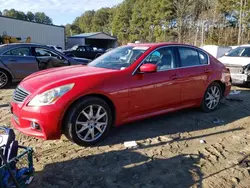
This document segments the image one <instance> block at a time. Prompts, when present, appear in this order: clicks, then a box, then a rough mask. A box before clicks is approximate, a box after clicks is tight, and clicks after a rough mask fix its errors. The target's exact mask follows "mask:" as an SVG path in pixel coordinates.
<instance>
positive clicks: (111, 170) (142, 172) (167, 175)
mask: <svg viewBox="0 0 250 188" xmlns="http://www.w3.org/2000/svg"><path fill="white" fill-rule="evenodd" d="M14 88H15V85H14V86H13V87H11V88H10V89H4V90H1V91H0V123H1V124H7V125H10V113H9V112H8V107H7V103H8V102H9V101H10V99H11V95H12V92H13V89H14ZM233 89H237V90H240V91H241V93H240V94H238V95H230V97H229V98H228V99H227V100H226V99H224V100H223V101H222V104H221V106H220V109H218V110H217V111H215V112H213V113H209V114H207V113H203V112H201V111H200V110H199V109H189V110H182V111H179V112H175V113H170V114H167V115H164V116H158V117H155V118H150V119H147V120H143V121H139V122H135V123H131V124H127V125H124V126H122V127H120V128H114V129H113V130H111V133H110V135H109V137H108V138H107V139H106V140H105V141H103V142H101V143H100V144H99V145H97V146H94V147H79V146H77V145H75V144H72V143H71V142H69V141H68V140H67V139H66V138H65V137H64V136H63V137H62V138H61V139H60V140H55V141H43V140H40V139H35V138H31V137H27V136H25V135H23V134H21V133H19V132H16V133H17V137H18V140H19V142H20V144H22V145H25V146H31V147H33V149H34V151H35V154H34V165H35V170H36V173H35V179H34V181H33V182H32V184H31V185H30V186H29V187H34V188H35V187H36V188H37V187H45V188H52V187H53V188H57V187H58V188H73V187H74V188H78V187H79V188H84V187H86V188H89V187H91V188H92V187H93V188H106V187H107V188H113V187H124V188H130V187H138V188H139V187H140V188H149V187H156V188H161V187H164V188H165V187H166V188H172V187H173V188H178V187H180V188H184V187H204V188H206V187H209V188H213V187H214V188H218V187H220V188H224V187H225V188H229V187H232V188H233V187H244V188H247V187H250V145H249V144H250V134H249V132H250V127H249V126H250V121H249V120H250V118H249V115H250V102H249V101H250V100H249V99H250V90H249V89H245V88H240V87H237V88H235V87H234V88H233ZM215 119H217V120H219V123H214V122H213V121H214V120H215ZM201 140H202V141H201ZM125 141H136V142H137V144H138V147H136V148H131V149H126V148H125V147H124V144H123V143H124V142H125ZM248 156H249V157H248ZM248 162H249V163H248Z"/></svg>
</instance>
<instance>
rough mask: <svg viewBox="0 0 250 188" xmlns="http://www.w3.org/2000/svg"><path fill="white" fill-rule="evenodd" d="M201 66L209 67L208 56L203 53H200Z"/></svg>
mask: <svg viewBox="0 0 250 188" xmlns="http://www.w3.org/2000/svg"><path fill="white" fill-rule="evenodd" d="M199 58H200V64H202V65H207V64H208V56H207V54H205V53H204V52H202V51H199Z"/></svg>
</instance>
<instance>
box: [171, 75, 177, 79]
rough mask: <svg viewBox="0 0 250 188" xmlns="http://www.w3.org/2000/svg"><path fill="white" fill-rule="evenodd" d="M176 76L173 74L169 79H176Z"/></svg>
mask: <svg viewBox="0 0 250 188" xmlns="http://www.w3.org/2000/svg"><path fill="white" fill-rule="evenodd" d="M177 78H178V76H177V74H173V75H172V76H170V79H171V80H176V79H177Z"/></svg>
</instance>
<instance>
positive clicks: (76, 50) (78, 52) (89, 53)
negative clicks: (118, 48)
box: [63, 45, 105, 60]
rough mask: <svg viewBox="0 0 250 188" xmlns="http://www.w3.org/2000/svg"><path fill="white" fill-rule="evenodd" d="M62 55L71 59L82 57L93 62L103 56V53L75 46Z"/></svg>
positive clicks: (89, 47) (90, 48) (84, 46)
mask: <svg viewBox="0 0 250 188" xmlns="http://www.w3.org/2000/svg"><path fill="white" fill-rule="evenodd" d="M63 53H64V54H67V55H69V56H72V57H82V58H88V59H91V60H93V59H95V58H97V57H99V56H100V55H102V54H104V53H105V51H101V50H94V48H93V47H92V46H89V45H75V46H73V47H72V48H70V49H68V50H65V51H63Z"/></svg>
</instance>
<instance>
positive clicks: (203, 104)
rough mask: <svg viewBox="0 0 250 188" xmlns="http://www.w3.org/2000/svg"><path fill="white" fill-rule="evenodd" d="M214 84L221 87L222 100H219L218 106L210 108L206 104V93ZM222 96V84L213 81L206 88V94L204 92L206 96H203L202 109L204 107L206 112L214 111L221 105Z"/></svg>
mask: <svg viewBox="0 0 250 188" xmlns="http://www.w3.org/2000/svg"><path fill="white" fill-rule="evenodd" d="M213 86H217V87H218V88H219V90H220V100H219V102H218V104H217V106H216V107H215V108H214V109H209V108H208V107H207V105H206V94H207V92H208V91H209V89H210V88H211V87H213ZM222 96H223V94H222V89H221V86H220V84H219V83H217V82H213V83H211V84H210V85H209V86H208V88H207V89H206V92H205V94H204V96H203V99H202V104H201V109H202V110H203V111H204V112H212V111H214V110H216V109H218V107H219V106H220V102H221V99H222Z"/></svg>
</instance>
